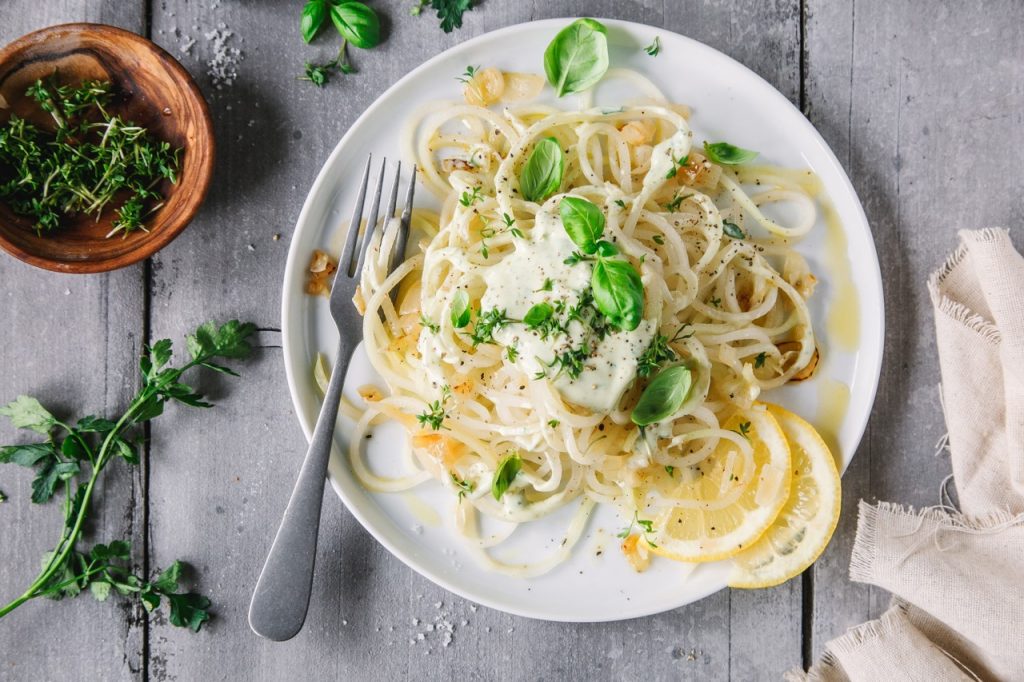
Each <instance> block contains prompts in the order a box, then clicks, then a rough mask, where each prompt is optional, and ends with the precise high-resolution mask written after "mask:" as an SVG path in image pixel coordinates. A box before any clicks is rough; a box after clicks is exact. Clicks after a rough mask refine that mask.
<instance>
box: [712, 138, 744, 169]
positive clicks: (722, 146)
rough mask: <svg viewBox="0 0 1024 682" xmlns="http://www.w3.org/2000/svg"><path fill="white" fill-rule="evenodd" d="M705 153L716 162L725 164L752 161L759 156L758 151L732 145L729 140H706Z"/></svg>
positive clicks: (731, 164) (734, 164)
mask: <svg viewBox="0 0 1024 682" xmlns="http://www.w3.org/2000/svg"><path fill="white" fill-rule="evenodd" d="M704 153H705V154H707V157H708V158H709V159H711V160H712V161H714V162H715V163H719V164H722V165H725V166H737V165H739V164H741V163H750V162H751V161H753V160H754V159H755V158H757V152H755V151H751V150H749V149H743V148H742V147H737V146H735V145H731V144H729V143H728V142H705V143H704Z"/></svg>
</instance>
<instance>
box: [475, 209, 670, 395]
mask: <svg viewBox="0 0 1024 682" xmlns="http://www.w3.org/2000/svg"><path fill="white" fill-rule="evenodd" d="M560 199H561V197H560V196H556V197H553V198H552V199H549V200H548V201H547V203H545V204H544V206H543V207H542V209H541V211H540V212H539V213H538V214H537V219H536V222H535V224H534V228H533V230H532V233H531V234H530V238H529V239H520V240H517V241H516V249H515V251H514V252H512V253H510V254H508V255H507V256H505V258H504V259H503V260H502V261H501V262H500V263H498V264H496V265H495V266H494V267H492V268H490V269H489V270H488V271H487V272H486V274H485V275H484V281H485V282H486V283H487V291H486V292H485V293H484V295H483V298H482V299H481V307H482V309H483V310H490V309H492V308H497V309H499V310H504V311H505V314H506V315H507V316H508V317H510V318H512V319H516V320H521V319H523V317H524V316H525V315H526V313H527V312H528V311H529V310H530V308H531V307H533V306H534V305H536V304H538V303H543V302H547V303H550V304H552V305H554V304H555V302H556V301H565V303H566V305H567V307H570V308H571V307H573V306H576V305H577V304H578V303H579V301H580V294H581V293H583V292H584V291H585V290H586V289H587V287H589V286H590V276H591V272H592V270H593V265H592V264H591V263H590V262H586V261H584V262H581V263H577V264H575V265H566V264H565V262H564V261H565V259H566V258H568V257H569V256H571V255H572V253H573V251H575V250H576V245H575V244H574V243H573V242H572V240H571V239H570V238H569V235H568V234H566V232H565V229H564V228H563V227H562V221H561V218H560V217H559V215H558V205H559V201H560ZM547 280H550V289H551V290H550V291H544V290H543V289H544V288H545V287H544V284H545V282H546V281H547ZM655 329H656V323H655V322H654V321H652V320H643V321H641V323H640V325H639V326H638V327H637V328H636V329H634V330H632V331H628V332H627V331H610V332H609V333H608V334H607V335H606V336H605V338H604V339H603V340H601V341H598V342H596V348H595V350H594V352H593V353H592V354H591V356H590V357H589V358H588V359H587V360H586V362H585V363H584V368H583V371H582V372H581V373H580V375H579V377H577V378H576V379H571V378H570V377H569V376H568V375H567V374H566V373H561V374H558V376H557V377H555V378H554V379H553V380H552V383H553V385H554V386H555V388H556V389H558V391H559V392H560V393H561V394H562V397H564V398H565V399H566V400H567V401H569V402H571V403H574V404H576V405H580V406H582V407H586V408H588V409H590V410H593V411H596V412H610V411H612V410H613V409H614V408H615V406H616V405H617V404H618V402H619V398H621V397H622V394H623V392H624V391H625V390H626V388H627V387H628V386H629V384H630V382H632V381H633V378H634V377H635V376H636V366H637V358H638V357H639V356H640V355H641V354H642V353H643V352H644V350H645V349H646V348H647V346H648V345H649V344H650V341H651V338H652V337H653V335H654V331H655ZM586 335H587V329H586V328H585V326H584V325H583V324H582V323H581V322H579V321H573V322H571V323H570V324H569V326H568V334H555V335H550V336H548V338H546V339H542V338H541V334H540V332H539V331H537V330H530V329H527V327H526V325H525V324H522V323H518V322H514V323H511V324H508V325H506V326H504V327H502V328H501V329H499V330H497V331H495V332H494V339H495V341H497V342H498V343H500V344H501V345H503V346H506V347H508V346H514V347H515V348H516V350H517V351H518V356H517V358H516V360H515V364H516V366H518V367H519V368H520V369H521V370H522V371H523V372H525V373H526V374H528V375H530V376H534V375H536V374H537V373H538V372H540V371H545V372H547V373H548V374H549V376H553V375H554V374H555V373H556V372H557V369H556V368H550V367H549V365H551V363H552V362H553V360H554V359H555V357H557V356H559V355H561V354H562V353H564V352H566V351H568V350H570V349H572V348H578V347H579V346H580V345H581V344H582V343H583V342H584V340H585V339H586Z"/></svg>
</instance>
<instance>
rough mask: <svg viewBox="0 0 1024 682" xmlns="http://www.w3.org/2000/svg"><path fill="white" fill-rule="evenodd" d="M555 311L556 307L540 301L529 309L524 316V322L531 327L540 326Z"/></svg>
mask: <svg viewBox="0 0 1024 682" xmlns="http://www.w3.org/2000/svg"><path fill="white" fill-rule="evenodd" d="M554 313H555V309H554V308H553V307H551V304H550V303H538V304H536V305H535V306H533V307H532V308H530V309H529V310H528V311H526V315H525V316H524V317H523V324H525V325H526V326H527V327H529V328H531V329H532V328H534V327H539V326H540V325H542V324H544V322H545V321H546V320H547V319H548V318H550V317H551V316H552V315H553V314H554Z"/></svg>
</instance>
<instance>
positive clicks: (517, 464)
mask: <svg viewBox="0 0 1024 682" xmlns="http://www.w3.org/2000/svg"><path fill="white" fill-rule="evenodd" d="M522 468H523V460H522V459H521V458H520V457H519V453H512V454H510V455H506V456H505V457H504V458H503V459H502V460H501V461H500V462H498V468H497V470H495V472H494V480H493V481H492V482H491V494H492V495H493V496H494V499H496V500H500V499H501V498H502V496H503V495H504V494H505V493H506V492H507V491H508V489H509V486H511V485H512V481H513V480H514V479H515V477H516V476H517V475H518V474H519V472H520V470H522Z"/></svg>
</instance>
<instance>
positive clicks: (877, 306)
mask: <svg viewBox="0 0 1024 682" xmlns="http://www.w3.org/2000/svg"><path fill="white" fill-rule="evenodd" d="M570 21H571V19H557V20H550V21H536V22H531V23H529V24H520V25H518V26H511V27H509V28H505V29H502V30H499V31H494V32H492V33H488V34H486V35H483V36H480V37H478V38H475V39H473V40H470V41H467V42H465V43H462V44H461V45H458V46H456V47H454V48H452V49H450V50H448V51H447V52H444V53H443V54H440V55H438V56H436V57H434V58H433V59H431V60H429V61H428V62H426V63H425V64H423V65H422V66H420V67H419V68H417V69H415V70H414V71H412V72H411V73H409V74H408V75H407V76H405V77H404V78H403V79H402V80H400V81H399V82H398V83H396V84H395V85H394V86H393V87H391V89H389V90H388V91H387V92H386V93H384V94H383V95H382V96H381V97H380V98H379V99H378V100H377V101H376V102H374V104H373V105H372V106H371V107H370V108H369V109H367V110H366V112H365V113H364V114H363V115H362V116H360V117H359V120H357V121H356V122H355V123H354V124H353V125H352V127H351V128H350V129H349V131H348V133H346V134H345V136H344V137H343V138H342V140H341V142H339V143H338V146H337V147H336V148H335V150H334V152H333V153H332V154H331V156H330V158H329V159H328V160H327V163H326V164H324V167H323V169H322V170H321V171H320V175H319V176H318V177H317V179H316V182H315V183H314V184H313V188H312V190H310V193H309V196H308V197H307V199H306V203H305V205H304V206H303V208H302V213H301V214H300V215H299V220H298V224H297V226H296V229H295V235H294V238H293V240H292V245H291V250H290V252H289V254H288V264H287V268H286V269H285V278H284V292H283V305H282V318H283V320H282V326H283V336H284V359H285V366H286V369H287V374H288V386H289V388H290V390H291V394H292V399H293V400H294V403H295V410H296V413H297V414H298V416H299V419H300V421H301V422H302V427H303V429H304V430H305V432H306V435H307V437H308V436H309V435H310V434H311V431H312V428H313V424H314V422H315V420H316V415H317V412H318V410H319V407H320V393H319V391H318V390H317V388H316V386H315V383H314V381H313V378H312V373H311V367H312V363H313V359H314V357H315V356H316V353H317V352H323V353H328V354H330V353H332V352H333V350H332V349H333V348H335V345H336V339H337V332H336V330H335V329H334V328H333V326H332V322H331V319H330V315H329V313H328V309H327V301H326V300H325V299H324V298H322V297H316V298H314V297H309V296H307V295H305V294H304V293H303V284H304V280H305V274H306V272H305V271H306V266H307V264H308V261H309V255H310V253H311V251H312V250H313V249H314V248H320V249H326V250H328V251H330V252H332V253H335V254H337V253H338V252H340V245H341V241H342V231H343V225H344V224H345V222H346V221H347V219H348V216H349V215H350V212H351V205H352V202H353V201H354V199H355V196H354V194H355V189H356V185H357V183H358V178H359V177H360V172H361V169H362V166H363V164H364V163H365V160H366V156H367V154H368V153H370V152H373V153H374V155H375V156H377V157H378V158H379V157H380V156H382V155H386V156H387V157H388V158H391V159H397V158H399V157H400V154H399V134H398V131H399V130H400V128H401V126H402V124H403V122H404V120H405V117H406V116H407V115H408V113H409V112H411V111H412V110H413V109H414V108H415V107H416V106H418V105H419V104H421V103H423V102H427V101H434V100H437V99H444V98H447V99H457V98H459V97H460V94H461V89H460V86H459V84H458V83H457V82H456V80H455V77H456V76H458V75H459V74H460V73H462V71H463V70H464V69H465V67H466V66H467V65H469V64H473V65H485V66H492V65H493V66H497V67H499V68H501V69H504V70H511V71H528V72H534V73H543V62H542V55H543V52H544V48H545V47H546V46H547V44H548V43H549V42H550V41H551V39H552V38H553V37H554V35H555V34H556V33H557V32H558V31H559V30H560V29H561V28H562V27H564V26H565V25H567V24H568V23H569V22H570ZM602 21H604V20H602ZM604 23H605V25H606V26H607V27H608V30H609V40H610V43H611V62H612V65H613V67H627V68H632V69H635V70H637V71H639V72H641V73H643V74H644V75H646V76H647V77H648V78H650V79H651V80H652V81H654V82H655V83H656V84H657V85H658V86H659V87H661V88H662V90H663V91H664V92H665V93H666V95H667V96H668V97H669V99H670V100H672V101H675V102H680V103H685V104H688V105H690V106H691V107H693V117H692V120H691V124H692V126H693V128H694V131H695V137H696V139H697V140H700V139H702V138H703V139H711V140H719V139H724V140H729V141H730V142H733V143H734V144H737V145H740V146H742V147H746V148H748V149H756V150H758V151H759V152H761V158H762V159H765V160H767V162H770V163H773V164H777V165H782V166H787V167H792V168H810V169H812V170H813V171H814V172H815V173H817V174H818V176H819V177H820V178H821V180H822V182H823V183H824V186H825V188H826V190H827V192H828V195H829V196H830V197H831V199H832V202H833V204H834V206H835V208H836V212H837V214H838V216H839V218H840V219H841V221H842V224H843V226H844V228H845V237H846V240H847V241H848V246H846V247H844V248H843V252H845V253H848V255H849V260H850V262H851V263H852V264H853V266H854V267H853V270H852V276H853V288H854V289H855V290H856V295H857V303H856V305H857V307H859V318H860V328H859V334H858V336H857V339H858V340H857V341H856V343H854V344H851V347H850V349H849V350H848V351H844V350H843V349H841V348H837V347H835V344H830V339H829V338H828V335H827V334H826V333H824V332H825V327H826V325H825V319H826V317H827V315H828V310H829V309H828V306H829V304H830V303H831V302H832V301H833V300H834V299H835V298H836V293H837V283H836V281H835V278H834V277H833V273H832V272H830V271H829V268H828V267H827V265H826V256H825V254H826V251H827V244H826V239H825V232H826V230H825V228H824V225H823V224H819V225H818V226H817V227H816V229H815V230H814V232H813V233H812V235H811V236H810V237H808V238H807V239H806V240H805V241H803V242H802V243H801V244H800V247H799V248H800V250H801V251H802V252H803V253H805V254H806V255H807V256H808V259H809V260H810V263H811V268H812V270H813V271H814V272H815V273H816V274H817V275H818V277H819V278H820V279H821V284H820V285H819V288H818V291H817V292H816V294H815V296H814V297H813V299H812V302H811V310H812V315H813V317H814V321H815V328H816V330H817V331H818V333H819V335H820V336H824V339H823V346H824V348H823V358H824V359H825V360H824V362H823V366H822V367H821V368H819V371H818V372H817V374H816V376H815V378H814V380H812V381H808V382H804V383H803V384H801V385H799V386H797V387H792V388H791V387H787V388H786V389H784V390H781V391H776V392H773V393H771V394H769V399H771V400H775V401H777V402H781V403H783V404H785V405H787V406H789V407H790V408H792V409H794V410H796V411H797V412H799V413H800V414H803V415H805V416H806V417H808V418H810V419H811V420H812V421H815V419H816V416H820V415H818V411H819V410H820V409H822V408H821V404H822V403H823V399H822V397H821V396H822V391H823V390H827V389H826V388H825V387H826V385H831V386H833V387H834V386H835V385H836V383H835V382H840V383H842V384H845V385H846V386H848V387H849V391H850V399H849V405H848V407H847V408H846V409H845V410H843V411H841V412H840V418H839V419H835V420H834V424H833V425H832V426H833V427H834V429H833V430H834V431H835V433H834V437H835V440H834V442H836V443H838V449H839V452H838V453H837V456H838V457H839V458H840V459H841V460H842V461H841V465H842V467H843V468H845V466H846V465H847V464H848V463H849V461H850V458H851V457H852V456H853V453H854V451H855V450H856V447H857V444H858V442H859V440H860V437H861V435H862V433H863V431H864V427H865V425H866V423H867V419H868V414H869V412H870V410H871V403H872V401H873V400H874V395H875V389H876V387H877V384H878V375H879V370H880V367H881V358H882V323H883V314H882V288H881V277H880V274H879V269H878V259H877V256H876V254H875V249H874V243H873V242H872V239H871V233H870V230H869V228H868V224H867V221H866V219H865V217H864V212H863V210H862V209H861V206H860V203H859V201H858V200H857V196H856V194H855V192H854V190H853V187H852V186H851V184H850V181H849V179H848V178H847V177H846V174H845V173H844V172H843V169H842V168H841V167H840V165H839V162H838V161H837V160H836V158H835V156H834V155H833V154H832V152H831V151H830V150H829V148H828V146H827V145H826V144H825V142H824V140H822V139H821V136H820V135H818V133H817V131H815V129H814V128H813V127H812V126H811V124H810V123H808V122H807V120H806V119H805V118H804V117H803V116H802V115H801V114H800V112H799V111H797V109H796V108H795V107H793V105H792V104H790V103H789V101H788V100H787V99H786V98H785V97H783V96H782V95H781V94H780V93H779V92H778V91H776V90H775V89H774V88H773V87H772V86H771V85H769V84H768V83H767V82H765V81H764V80H762V79H761V78H760V77H759V76H757V75H756V74H754V73H753V72H751V71H749V70H748V69H747V68H745V67H744V66H742V65H740V64H739V63H737V62H735V61H733V60H732V59H730V58H729V57H726V56H725V55H723V54H721V53H720V52H717V51H715V50H713V49H711V48H710V47H707V46H706V45H702V44H701V43H698V42H696V41H694V40H690V39H688V38H684V37H682V36H679V35H676V34H674V33H670V32H668V31H665V30H663V29H655V28H652V27H649V26H643V25H640V24H634V23H629V22H624V21H612V20H608V21H604ZM655 36H659V37H660V39H661V45H662V50H661V54H660V55H659V56H658V57H656V58H652V57H649V56H648V55H647V54H645V53H644V52H643V50H642V48H643V47H644V46H645V45H647V44H649V43H650V42H651V41H652V40H653V39H654V37H655ZM548 90H550V88H548ZM624 94H625V93H617V92H616V86H615V84H614V83H609V84H606V85H604V86H599V87H598V92H597V103H599V104H606V103H613V102H614V101H615V98H616V97H619V98H620V100H619V103H621V97H622V96H623V95H624ZM634 94H635V92H634ZM574 104H575V101H574V99H573V97H572V96H570V97H568V98H566V100H565V101H563V106H573V105H574ZM616 106H617V104H616ZM428 195H429V193H428V192H427V191H426V190H425V189H422V188H420V191H418V192H417V205H418V206H427V205H429V202H430V201H431V200H432V198H428ZM834 253H835V245H834V244H833V254H834ZM842 255H843V253H842V252H841V253H840V256H842ZM845 312H846V311H844V314H845ZM372 378H373V375H372V370H371V369H370V368H369V363H368V362H367V360H366V357H365V355H363V353H362V351H361V349H360V351H359V352H358V353H357V354H356V357H355V358H354V360H353V362H352V366H351V369H350V370H349V376H348V382H347V387H346V391H347V392H349V394H350V395H352V396H353V397H354V396H355V394H354V391H353V389H354V387H356V386H359V385H361V384H363V383H366V382H367V381H370V380H372ZM824 403H825V404H828V403H829V401H828V400H825V401H824ZM833 407H834V406H833ZM827 421H829V420H827ZM339 425H340V427H341V428H340V429H339V431H338V434H337V441H338V443H337V444H338V446H339V447H338V448H336V449H335V456H334V458H333V460H332V461H331V466H330V481H331V484H332V485H333V486H334V489H335V490H336V491H337V493H338V495H339V496H340V497H341V499H342V500H344V502H345V504H346V505H347V506H348V508H349V510H350V511H351V512H352V514H353V515H354V516H355V517H356V518H357V519H359V521H360V522H361V523H362V524H363V526H365V527H366V529H367V530H368V531H369V532H370V533H371V534H373V536H374V537H376V538H377V540H379V541H380V542H381V544H383V545H384V546H385V547H387V548H388V550H389V551H390V552H391V553H392V554H394V555H395V556H397V557H398V558H399V559H401V560H402V561H404V562H405V563H406V564H408V565H409V566H411V567H412V568H413V569H415V570H416V571H419V572H420V573H422V574H423V575H424V576H426V577H427V578H429V579H430V580H433V581H434V582H435V583H437V584H438V585H441V586H442V587H445V588H446V589H448V590H451V591H452V592H455V593H457V594H460V595H462V596H463V597H466V598H468V599H471V600H473V601H475V602H477V603H480V604H484V605H487V606H491V607H493V608H496V609H500V610H502V611H507V612H509V613H513V614H518V615H523V616H529V617H532V618H543V619H547V620H561V621H606V620H619V619H626V618H635V617H637V616H644V615H648V614H653V613H659V612H662V611H666V610H669V609H673V608H676V607H678V606H682V605H684V604H688V603H690V602H692V601H695V600H697V599H701V598H703V597H705V596H707V595H709V594H711V593H713V592H715V591H717V590H719V589H721V588H722V587H723V586H724V585H725V573H726V568H727V566H726V565H724V564H705V565H702V566H700V567H699V568H698V569H697V570H696V571H694V572H693V573H692V574H691V575H688V576H687V575H686V574H687V573H688V572H689V571H688V570H685V569H687V567H681V566H680V565H679V564H675V563H674V562H671V561H668V560H656V561H654V562H653V563H652V565H651V568H650V569H649V570H648V571H646V572H644V573H640V574H638V573H636V572H634V571H633V569H631V568H630V567H629V566H628V565H627V564H626V562H625V560H624V558H623V557H622V555H621V553H620V552H619V551H618V550H617V541H616V538H615V533H616V531H617V530H618V528H619V527H620V526H621V525H622V521H621V520H619V519H618V518H616V514H615V513H614V512H613V511H612V510H610V509H599V510H598V511H597V512H596V513H595V515H594V517H593V518H592V519H591V521H590V523H589V525H588V528H587V532H586V534H585V536H584V539H583V540H582V541H581V543H580V545H579V546H578V548H577V551H576V552H575V553H574V555H573V558H572V559H571V560H570V561H569V562H567V563H565V564H562V565H561V566H560V567H558V568H556V569H555V570H554V571H552V572H551V573H549V574H547V575H545V576H542V577H539V578H534V579H513V578H507V577H502V576H498V575H495V574H494V573H491V572H488V571H486V570H484V569H483V568H481V567H480V566H479V565H478V564H477V563H476V562H475V560H474V559H473V557H472V556H470V555H469V554H468V553H467V552H466V551H465V550H464V549H463V547H462V544H461V541H460V538H459V537H458V536H457V534H456V531H455V529H454V527H453V526H452V522H451V520H450V519H451V514H450V509H451V508H452V505H453V504H454V500H453V499H452V496H451V495H450V493H446V492H444V491H443V490H442V489H441V487H440V485H439V484H437V483H435V482H433V481H430V482H428V483H425V484H423V485H422V486H420V487H419V488H417V489H416V491H415V493H413V494H410V493H402V494H371V493H369V492H367V491H366V490H365V489H364V488H363V487H362V486H361V485H360V484H359V483H358V481H356V480H355V479H354V477H353V476H352V474H351V473H350V470H349V466H348V463H347V458H343V457H341V456H340V452H341V451H343V449H344V447H345V443H346V437H347V436H346V434H347V433H348V432H349V428H350V426H351V425H350V424H347V423H345V420H344V419H342V420H341V421H340V422H339ZM825 426H826V427H827V426H828V425H827V424H826V425H825ZM379 431H380V432H379V433H378V434H376V435H377V437H375V438H374V439H373V440H372V441H371V443H372V447H371V452H370V454H371V457H372V456H373V454H374V453H376V452H379V453H381V456H386V455H387V454H389V453H391V452H395V451H396V447H397V445H398V444H399V443H400V441H399V440H398V438H400V437H401V436H400V434H398V433H397V431H396V430H389V429H387V428H386V427H385V428H382V429H380V430H379ZM285 483H286V484H290V483H291V481H290V480H289V481H287V482H285ZM432 509H437V510H438V512H437V513H434V512H432V511H431V510H432ZM570 512H571V510H566V511H565V512H564V513H561V514H557V515H555V518H549V519H544V520H541V521H537V522H534V523H532V524H527V525H525V526H523V527H521V528H519V529H518V530H517V531H516V533H515V535H514V536H513V539H514V540H515V542H514V543H513V547H512V549H511V552H512V553H513V554H516V553H518V555H519V556H520V559H522V558H523V557H524V556H525V555H530V556H532V557H534V558H536V557H537V556H538V553H542V552H546V551H549V550H550V549H552V548H554V547H557V545H558V543H559V542H560V541H561V537H562V534H563V532H564V529H565V526H566V519H567V518H568V515H569V513H570ZM599 552H600V555H598V553H599ZM506 558H511V557H510V556H508V555H506ZM321 570H330V567H321Z"/></svg>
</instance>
